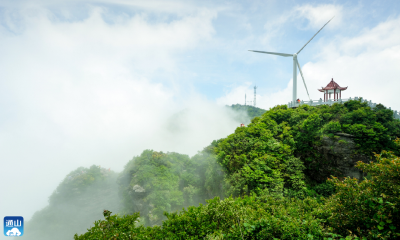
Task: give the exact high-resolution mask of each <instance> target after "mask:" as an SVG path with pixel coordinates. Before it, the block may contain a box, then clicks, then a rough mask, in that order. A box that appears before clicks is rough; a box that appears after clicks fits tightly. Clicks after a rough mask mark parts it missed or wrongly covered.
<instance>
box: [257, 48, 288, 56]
mask: <svg viewBox="0 0 400 240" xmlns="http://www.w3.org/2000/svg"><path fill="white" fill-rule="evenodd" d="M249 51H250V52H258V53H266V54H272V55H279V56H282V57H293V54H287V53H277V52H263V51H255V50H249Z"/></svg>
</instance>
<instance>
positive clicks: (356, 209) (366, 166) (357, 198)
mask: <svg viewBox="0 0 400 240" xmlns="http://www.w3.org/2000/svg"><path fill="white" fill-rule="evenodd" d="M395 143H397V145H398V146H399V147H400V139H397V140H396V141H395ZM375 156H376V161H374V162H371V163H363V162H358V164H357V167H358V168H360V169H361V170H363V171H365V172H367V173H369V175H370V179H366V180H364V181H362V182H359V181H358V180H357V179H351V178H346V179H345V180H344V181H340V180H339V179H338V178H333V179H332V180H331V182H333V183H334V184H335V185H336V188H337V193H336V194H335V195H333V196H332V197H331V198H329V199H328V200H327V202H326V205H325V209H327V212H326V214H327V220H328V222H327V223H328V224H329V225H330V226H331V227H333V229H334V231H335V232H337V233H339V234H343V235H344V234H351V235H355V236H358V237H366V238H368V239H397V238H399V237H400V211H399V204H400V157H399V156H396V155H394V154H393V152H387V151H382V153H381V154H376V155H375Z"/></svg>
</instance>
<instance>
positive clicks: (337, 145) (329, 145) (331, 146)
mask: <svg viewBox="0 0 400 240" xmlns="http://www.w3.org/2000/svg"><path fill="white" fill-rule="evenodd" d="M321 142H322V146H320V147H319V148H318V151H319V152H320V153H321V154H322V155H323V156H324V158H325V160H326V161H327V162H328V163H329V164H327V165H326V166H325V167H327V168H331V169H325V170H331V171H332V172H333V173H335V174H333V175H334V176H337V177H352V178H357V179H360V180H362V179H363V177H365V176H364V175H365V174H364V173H363V172H362V171H360V170H359V169H357V168H356V167H355V165H356V163H357V162H358V161H362V162H370V161H371V160H372V159H371V158H370V157H369V156H366V155H363V154H356V153H355V152H356V151H357V145H356V143H355V142H354V137H353V136H352V135H349V134H341V133H337V134H336V135H335V136H334V137H327V136H326V137H323V138H322V139H321Z"/></svg>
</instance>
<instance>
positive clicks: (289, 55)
mask: <svg viewBox="0 0 400 240" xmlns="http://www.w3.org/2000/svg"><path fill="white" fill-rule="evenodd" d="M333 18H334V16H333V17H332V18H331V19H330V20H329V21H328V22H327V23H325V25H324V26H322V28H321V29H320V30H319V31H318V32H317V33H316V34H314V36H313V37H312V38H311V39H310V40H308V42H307V43H306V44H304V46H303V47H302V48H301V49H300V50H299V51H298V52H297V53H294V54H288V53H277V52H264V51H255V50H249V51H251V52H258V53H266V54H272V55H278V56H282V57H293V103H295V102H296V99H297V69H296V66H297V67H298V68H299V70H300V75H301V78H302V79H303V83H304V87H305V88H306V91H307V95H308V98H309V99H310V100H311V98H310V95H309V94H308V89H307V85H306V82H305V80H304V76H303V72H302V71H301V68H300V63H299V61H298V60H297V55H298V54H299V53H300V52H301V50H303V48H305V46H307V44H308V43H309V42H311V40H313V38H314V37H315V36H316V35H317V34H318V33H319V32H320V31H321V30H322V29H323V28H324V27H325V26H326V25H327V24H328V23H329V22H330V21H331V20H332V19H333Z"/></svg>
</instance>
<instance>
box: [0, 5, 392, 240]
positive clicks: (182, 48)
mask: <svg viewBox="0 0 400 240" xmlns="http://www.w3.org/2000/svg"><path fill="white" fill-rule="evenodd" d="M395 3H396V2H395V1H393V2H391V4H392V5H395ZM242 4H243V3H241V2H240V1H229V2H225V3H223V4H222V3H221V4H219V3H215V2H212V1H210V2H208V1H201V2H200V1H198V2H196V1H189V2H188V1H175V0H171V1H162V2H159V1H151V2H144V1H128V0H127V1H125V0H124V1H117V2H114V1H108V0H99V1H95V0H93V1H92V0H89V1H83V2H82V1H47V0H41V1H36V2H35V4H33V3H31V2H30V1H24V0H22V1H8V0H6V1H2V2H1V3H0V66H1V67H0V110H1V113H2V114H1V117H0V162H1V164H2V168H1V169H0V180H1V182H2V183H3V186H4V187H3V189H2V193H1V194H0V195H1V204H0V215H1V216H3V217H4V216H23V217H24V219H25V221H29V220H30V219H32V216H33V215H34V213H35V212H37V211H40V210H44V212H46V208H48V206H49V203H50V202H49V197H50V196H52V194H53V193H54V191H55V190H56V189H57V187H58V186H59V185H60V184H61V183H63V182H64V181H65V179H66V178H67V175H68V174H69V173H71V172H72V171H75V170H76V169H78V168H80V167H84V168H90V167H91V166H93V165H95V166H99V169H107V170H108V169H110V172H114V173H115V174H118V173H120V172H121V171H123V169H124V166H125V164H127V163H128V162H129V161H130V160H131V159H132V158H133V157H135V156H138V155H140V154H141V153H142V152H143V151H144V150H146V149H152V150H154V151H163V152H177V153H180V154H187V155H189V157H192V156H194V155H195V154H197V153H198V152H199V151H201V150H202V149H203V148H204V147H206V146H208V145H209V144H210V143H211V142H212V141H213V140H217V139H220V138H225V137H227V136H228V135H229V134H231V133H232V132H234V131H235V129H236V128H237V127H239V125H240V123H245V124H248V123H249V122H250V119H249V118H248V116H246V114H245V113H238V112H234V111H232V110H230V109H229V108H227V107H225V105H232V104H236V103H240V104H243V103H244V95H245V94H247V99H248V100H253V96H254V95H253V87H254V85H257V86H258V90H257V93H256V97H257V106H258V107H260V108H263V109H268V108H270V107H273V106H275V105H279V104H286V103H287V102H288V101H290V99H291V93H292V80H291V77H292V65H291V61H286V60H287V59H283V58H282V59H281V58H278V57H271V56H264V55H261V54H259V55H256V54H254V53H249V52H248V51H247V50H248V49H253V48H254V49H258V50H265V51H276V52H294V51H297V50H298V49H299V48H300V47H301V46H302V45H303V44H304V43H305V42H307V41H308V40H309V38H310V37H311V36H312V35H313V34H315V32H316V31H317V30H318V29H319V28H320V27H321V24H322V23H325V22H326V20H327V19H330V18H331V15H335V16H336V17H335V19H334V20H333V21H332V22H331V23H330V24H329V25H328V26H327V27H326V28H324V30H323V32H321V34H319V35H318V36H317V37H316V38H315V39H314V40H313V41H312V42H311V43H310V44H309V45H308V46H307V48H305V49H304V51H302V53H301V56H299V61H300V63H301V64H302V70H303V73H304V76H305V79H306V82H307V86H308V89H309V91H310V96H311V98H312V99H313V100H316V99H319V98H320V97H322V95H320V93H319V92H318V91H317V90H316V89H317V88H320V87H321V86H325V85H326V84H327V83H328V82H329V81H330V79H331V78H332V77H333V78H334V80H335V81H336V82H337V83H339V84H340V85H341V86H342V87H346V86H348V87H349V88H348V90H346V92H344V93H343V95H342V97H343V98H348V97H355V96H362V97H364V98H367V99H368V100H372V101H373V102H375V103H383V104H384V105H385V106H387V107H392V109H395V110H400V103H399V101H398V100H397V91H398V90H396V89H399V88H400V85H399V84H400V82H399V81H398V76H399V73H400V68H398V67H397V66H399V64H400V59H399V57H398V56H400V47H399V37H400V27H399V26H400V25H399V22H400V18H399V17H398V11H397V10H396V7H393V6H391V4H386V5H385V4H378V3H376V4H375V5H374V7H370V6H364V5H352V4H351V3H347V2H341V1H338V2H336V3H335V4H332V3H330V2H328V3H321V4H319V5H315V4H314V3H308V2H304V3H299V5H296V6H293V8H290V9H288V8H287V6H288V2H282V3H279V4H278V3H277V2H273V1H271V2H268V3H262V4H261V3H260V2H253V3H246V4H245V5H242ZM396 4H397V3H396ZM396 6H397V5H396ZM328 15H329V16H328ZM371 15H373V16H374V18H371V17H370V16H371ZM282 16H284V17H282ZM388 16H390V17H388ZM325 17H326V19H325ZM366 20H368V21H366ZM366 69H368V70H369V71H366ZM371 69H373V71H372V70H371ZM298 91H299V92H298V95H299V98H300V99H307V95H306V92H305V88H304V87H303V86H302V83H301V81H300V76H298ZM110 181H111V180H110ZM111 182H112V181H111ZM111 182H110V184H111ZM111 188H112V187H111ZM101 193H102V192H101V191H99V192H97V193H90V191H88V192H85V193H82V194H87V195H84V196H85V197H87V198H88V199H89V198H91V197H93V195H91V194H94V195H96V194H101ZM111 195H112V196H110V198H106V199H104V202H99V204H98V205H96V206H98V207H99V208H101V209H99V211H98V213H96V214H95V215H90V216H88V218H85V221H87V222H90V223H92V222H93V221H94V220H95V219H101V218H102V215H101V211H102V210H103V209H102V208H109V210H111V211H113V213H116V212H118V211H119V207H120V205H118V204H116V202H117V201H119V200H118V199H117V196H116V195H113V194H111ZM96 196H97V195H96ZM74 201H75V200H74ZM76 201H78V200H76ZM58 203H59V204H60V205H59V206H60V212H63V211H64V212H67V209H69V207H70V205H68V204H69V203H65V204H64V203H62V202H58ZM79 209H80V208H76V209H75V210H74V211H73V212H71V215H70V217H71V218H72V217H73V216H74V214H78V212H79ZM82 209H84V208H82ZM89 225H90V224H89ZM81 227H82V228H80V229H81V230H79V229H78V230H77V231H84V230H85V228H86V227H88V226H86V225H85V226H84V227H83V226H81ZM71 238H72V236H71Z"/></svg>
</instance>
